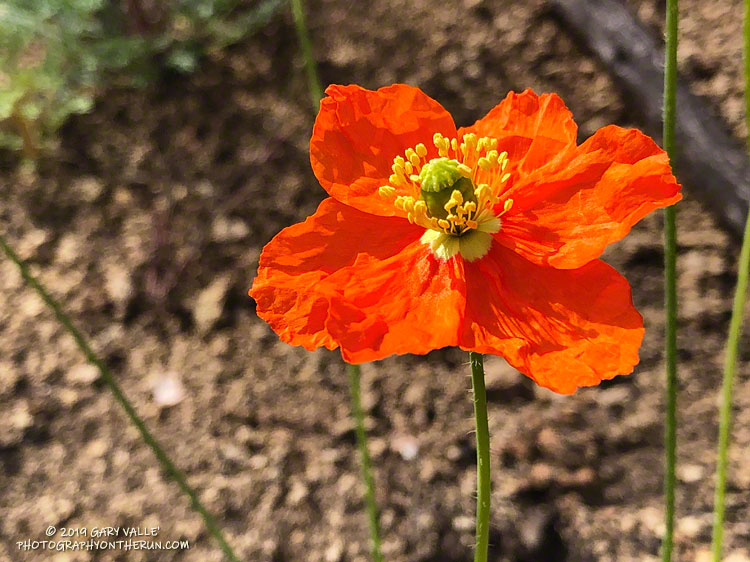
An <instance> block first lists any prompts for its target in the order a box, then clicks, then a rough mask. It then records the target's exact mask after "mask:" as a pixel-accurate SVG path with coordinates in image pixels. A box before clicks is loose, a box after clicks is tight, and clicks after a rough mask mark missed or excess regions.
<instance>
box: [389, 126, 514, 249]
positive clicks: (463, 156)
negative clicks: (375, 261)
mask: <svg viewBox="0 0 750 562" xmlns="http://www.w3.org/2000/svg"><path fill="white" fill-rule="evenodd" d="M432 140H433V142H434V144H435V146H436V148H437V149H438V154H439V158H433V159H432V160H429V161H428V160H427V158H426V156H427V148H426V147H425V146H424V145H423V144H421V143H420V144H418V145H417V146H415V147H414V148H408V149H407V150H406V152H405V154H404V156H396V157H395V158H394V159H393V166H392V169H393V174H392V175H391V176H390V178H389V185H384V186H382V187H381V188H380V190H379V193H380V195H381V197H383V198H385V199H389V200H393V204H394V206H395V207H396V208H397V209H399V210H401V211H404V212H406V214H407V218H408V219H409V222H411V223H414V224H418V225H420V226H423V227H424V228H426V229H427V231H426V232H425V234H424V235H423V236H422V242H423V243H425V244H429V245H430V247H431V248H432V250H433V253H435V254H436V255H437V256H438V257H441V258H444V259H447V258H450V257H452V256H454V255H455V254H457V253H459V252H460V253H461V255H462V256H463V257H464V258H465V259H468V260H470V261H471V260H473V259H478V258H480V257H482V256H484V254H486V253H487V251H488V250H489V247H490V245H491V243H492V237H491V234H493V233H495V232H498V231H499V230H500V218H499V217H500V216H501V215H503V214H504V213H506V212H507V211H508V210H509V209H510V208H511V206H512V205H513V200H512V199H506V200H505V202H504V203H503V205H502V208H500V209H499V210H496V209H497V206H498V204H499V203H500V194H501V193H502V191H503V190H502V186H503V184H505V182H506V181H507V180H508V178H509V177H510V174H509V173H506V172H505V168H506V167H507V165H508V153H507V152H501V153H499V154H498V152H497V139H494V138H490V137H481V138H477V136H476V135H475V134H473V133H469V134H466V135H464V137H463V139H462V142H461V143H459V142H458V139H455V138H453V139H447V138H446V137H444V136H443V135H441V134H440V133H435V135H434V136H433V139H432ZM397 192H401V193H404V192H406V193H407V194H408V195H396V194H397Z"/></svg>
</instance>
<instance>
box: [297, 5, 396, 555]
mask: <svg viewBox="0 0 750 562" xmlns="http://www.w3.org/2000/svg"><path fill="white" fill-rule="evenodd" d="M291 3H292V14H293V16H294V24H295V26H296V27H297V36H298V37H299V42H300V46H301V47H302V55H303V56H304V58H305V69H306V71H307V82H308V85H309V88H310V97H311V98H312V105H313V110H315V111H318V108H319V106H320V100H321V99H322V98H323V87H322V86H321V84H320V77H319V76H318V66H317V64H316V63H315V58H314V57H313V54H312V47H311V45H310V38H309V36H308V33H307V25H306V24H305V10H304V8H303V6H302V0H291ZM347 369H348V371H349V386H350V389H351V395H352V414H353V416H354V422H355V430H356V433H357V447H358V448H359V455H360V459H361V463H362V480H363V481H364V483H365V504H366V506H367V518H368V520H369V526H370V544H371V554H372V560H373V562H382V561H383V554H382V553H381V550H380V524H379V523H378V507H377V504H376V503H375V479H374V478H373V476H372V463H371V462H370V453H369V452H368V449H367V432H366V431H365V417H364V413H363V412H362V397H361V392H360V385H359V380H360V368H359V365H352V364H347Z"/></svg>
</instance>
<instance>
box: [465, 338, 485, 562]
mask: <svg viewBox="0 0 750 562" xmlns="http://www.w3.org/2000/svg"><path fill="white" fill-rule="evenodd" d="M469 361H470V362H471V387H472V389H473V390H474V420H475V424H476V429H477V545H476V550H475V551H474V562H487V548H488V546H489V540H490V428H489V424H488V421H487V392H486V391H485V388H484V360H483V358H482V354H481V353H474V352H473V351H470V352H469Z"/></svg>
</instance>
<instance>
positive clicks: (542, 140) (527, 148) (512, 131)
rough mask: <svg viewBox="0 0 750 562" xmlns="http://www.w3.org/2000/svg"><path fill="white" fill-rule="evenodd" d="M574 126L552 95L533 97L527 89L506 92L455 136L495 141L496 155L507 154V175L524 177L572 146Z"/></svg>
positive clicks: (574, 140) (559, 100)
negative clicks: (502, 97) (468, 135)
mask: <svg viewBox="0 0 750 562" xmlns="http://www.w3.org/2000/svg"><path fill="white" fill-rule="evenodd" d="M577 132H578V127H577V126H576V124H575V121H573V115H572V114H571V113H570V110H569V109H568V108H567V107H565V104H564V103H563V101H562V100H561V99H560V97H559V96H557V95H556V94H542V95H541V96H537V95H536V94H535V93H534V92H532V91H531V90H526V91H524V92H522V93H520V94H517V93H515V92H510V93H508V95H507V96H506V98H505V99H504V100H503V101H502V102H500V104H498V105H497V106H495V108H494V109H492V111H490V112H489V113H488V114H487V115H486V116H484V117H483V118H482V119H480V120H479V121H477V122H476V123H474V124H473V125H472V126H471V127H461V128H460V129H459V130H458V135H459V137H463V136H464V135H465V134H466V133H475V134H476V135H478V136H480V137H485V136H487V137H493V138H496V139H497V140H498V147H497V150H498V152H503V151H505V152H507V153H508V158H509V160H510V161H509V163H508V169H507V171H508V172H510V173H511V176H518V175H526V174H528V173H529V172H531V171H534V170H536V169H538V168H540V167H542V166H544V165H545V164H547V163H548V161H549V160H550V159H551V158H552V159H554V158H555V157H556V156H557V155H558V153H560V152H565V151H566V149H569V148H571V147H575V144H576V134H577Z"/></svg>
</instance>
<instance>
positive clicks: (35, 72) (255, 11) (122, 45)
mask: <svg viewBox="0 0 750 562" xmlns="http://www.w3.org/2000/svg"><path fill="white" fill-rule="evenodd" d="M281 5H282V0H262V1H261V2H256V3H254V4H251V5H246V4H245V3H243V2H242V1H241V0H171V1H160V0H0V146H2V147H6V148H12V149H21V148H23V149H24V150H25V153H26V155H27V156H29V157H32V158H33V157H35V156H36V154H37V152H38V151H39V149H40V148H42V147H43V146H44V144H45V143H46V141H48V140H49V139H51V138H54V133H55V132H56V131H57V129H58V128H59V127H60V126H61V125H62V123H63V122H64V121H65V119H66V118H67V117H68V116H69V115H70V114H72V113H83V112H86V111H88V110H89V109H90V108H91V107H92V105H93V102H94V97H95V95H96V94H97V92H99V91H100V90H101V89H102V88H103V87H105V86H107V85H109V84H112V83H117V84H119V85H128V86H139V85H143V84H145V83H147V82H148V81H149V80H151V79H152V78H153V77H154V76H155V75H156V73H157V72H158V70H159V68H160V67H162V66H163V65H166V66H169V67H172V68H174V69H176V70H179V71H182V72H190V71H192V70H194V69H195V67H196V65H197V63H198V61H199V59H200V57H201V56H202V55H203V54H204V53H206V52H207V51H209V50H215V49H222V48H224V47H226V46H227V45H230V44H231V43H234V42H236V41H238V40H239V39H241V38H242V37H244V36H246V35H248V34H251V33H253V32H254V31H256V30H257V29H258V28H260V27H261V26H263V25H264V24H265V23H267V22H268V21H269V20H270V19H271V18H272V17H273V16H274V14H275V13H276V12H277V11H278V9H279V8H280V7H281Z"/></svg>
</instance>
